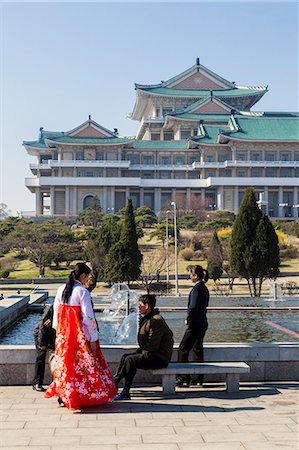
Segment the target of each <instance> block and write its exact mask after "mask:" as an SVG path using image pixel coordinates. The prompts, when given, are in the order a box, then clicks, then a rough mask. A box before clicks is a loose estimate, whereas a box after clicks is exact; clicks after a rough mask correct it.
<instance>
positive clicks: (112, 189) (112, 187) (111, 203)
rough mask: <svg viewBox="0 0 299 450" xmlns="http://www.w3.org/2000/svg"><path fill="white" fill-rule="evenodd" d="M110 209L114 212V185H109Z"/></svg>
mask: <svg viewBox="0 0 299 450" xmlns="http://www.w3.org/2000/svg"><path fill="white" fill-rule="evenodd" d="M110 205H111V211H113V213H114V212H115V187H114V186H111V197H110Z"/></svg>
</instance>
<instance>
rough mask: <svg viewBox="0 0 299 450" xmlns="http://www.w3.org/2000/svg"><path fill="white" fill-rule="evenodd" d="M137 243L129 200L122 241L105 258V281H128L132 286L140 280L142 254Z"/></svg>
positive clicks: (121, 236)
mask: <svg viewBox="0 0 299 450" xmlns="http://www.w3.org/2000/svg"><path fill="white" fill-rule="evenodd" d="M137 241H138V237H137V234H136V224H135V217H134V213H133V204H132V200H131V199H129V200H128V205H127V208H126V211H125V214H124V219H123V221H122V228H121V235H120V240H119V242H117V243H116V244H114V245H112V247H111V248H110V250H109V251H108V253H107V255H106V257H105V269H104V279H105V281H107V282H110V283H113V282H115V281H126V282H127V283H128V285H130V282H131V281H134V280H137V279H138V278H139V276H140V273H141V270H140V265H141V261H142V254H141V253H140V251H139V248H138V243H137Z"/></svg>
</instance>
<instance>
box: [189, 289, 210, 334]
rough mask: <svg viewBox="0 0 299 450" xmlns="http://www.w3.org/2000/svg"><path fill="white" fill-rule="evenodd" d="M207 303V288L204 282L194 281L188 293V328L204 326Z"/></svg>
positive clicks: (205, 324) (205, 323)
mask: <svg viewBox="0 0 299 450" xmlns="http://www.w3.org/2000/svg"><path fill="white" fill-rule="evenodd" d="M208 304H209V290H208V288H207V287H206V285H205V284H204V282H202V281H199V282H198V283H196V284H195V285H194V286H193V288H192V289H191V291H190V293H189V298H188V312H187V324H188V326H189V327H190V328H197V327H201V328H205V327H207V325H208V322H207V306H208Z"/></svg>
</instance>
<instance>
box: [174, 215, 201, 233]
mask: <svg viewBox="0 0 299 450" xmlns="http://www.w3.org/2000/svg"><path fill="white" fill-rule="evenodd" d="M200 221H201V219H200V217H198V216H195V215H186V216H181V217H178V226H179V228H187V229H189V230H193V229H196V226H197V225H198V224H199V222H200Z"/></svg>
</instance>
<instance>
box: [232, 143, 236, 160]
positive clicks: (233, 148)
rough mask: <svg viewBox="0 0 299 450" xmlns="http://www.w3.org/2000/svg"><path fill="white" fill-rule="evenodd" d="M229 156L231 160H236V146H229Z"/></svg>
mask: <svg viewBox="0 0 299 450" xmlns="http://www.w3.org/2000/svg"><path fill="white" fill-rule="evenodd" d="M231 158H232V161H236V147H235V146H234V145H233V146H232V147H231Z"/></svg>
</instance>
